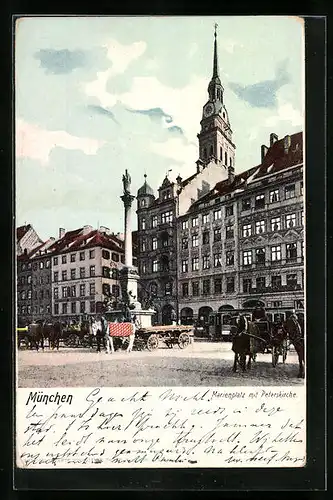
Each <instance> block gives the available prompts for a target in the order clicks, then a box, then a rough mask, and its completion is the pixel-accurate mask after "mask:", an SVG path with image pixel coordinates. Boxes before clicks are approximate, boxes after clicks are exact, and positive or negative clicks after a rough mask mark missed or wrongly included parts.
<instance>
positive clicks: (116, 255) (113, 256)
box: [111, 252, 119, 262]
mask: <svg viewBox="0 0 333 500" xmlns="http://www.w3.org/2000/svg"><path fill="white" fill-rule="evenodd" d="M111 259H112V260H113V261H114V262H119V254H118V253H116V252H112V254H111Z"/></svg>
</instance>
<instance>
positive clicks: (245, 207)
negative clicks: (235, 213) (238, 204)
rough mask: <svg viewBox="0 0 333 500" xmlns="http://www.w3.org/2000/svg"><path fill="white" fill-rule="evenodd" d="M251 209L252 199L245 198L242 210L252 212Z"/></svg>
mask: <svg viewBox="0 0 333 500" xmlns="http://www.w3.org/2000/svg"><path fill="white" fill-rule="evenodd" d="M250 208H251V198H244V200H243V201H242V210H250Z"/></svg>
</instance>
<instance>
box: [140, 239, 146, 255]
mask: <svg viewBox="0 0 333 500" xmlns="http://www.w3.org/2000/svg"><path fill="white" fill-rule="evenodd" d="M146 250H147V245H146V240H145V239H143V240H142V241H141V252H145V251H146Z"/></svg>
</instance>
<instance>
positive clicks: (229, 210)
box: [225, 205, 234, 217]
mask: <svg viewBox="0 0 333 500" xmlns="http://www.w3.org/2000/svg"><path fill="white" fill-rule="evenodd" d="M225 215H226V217H230V215H234V206H233V205H229V206H228V207H226V209H225Z"/></svg>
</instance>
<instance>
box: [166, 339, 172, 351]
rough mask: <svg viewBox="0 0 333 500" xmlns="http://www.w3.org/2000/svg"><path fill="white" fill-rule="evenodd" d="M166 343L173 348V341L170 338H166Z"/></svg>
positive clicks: (169, 347)
mask: <svg viewBox="0 0 333 500" xmlns="http://www.w3.org/2000/svg"><path fill="white" fill-rule="evenodd" d="M165 343H166V346H167V348H168V349H172V348H173V342H171V341H170V340H166V341H165Z"/></svg>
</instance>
